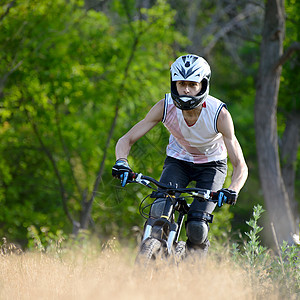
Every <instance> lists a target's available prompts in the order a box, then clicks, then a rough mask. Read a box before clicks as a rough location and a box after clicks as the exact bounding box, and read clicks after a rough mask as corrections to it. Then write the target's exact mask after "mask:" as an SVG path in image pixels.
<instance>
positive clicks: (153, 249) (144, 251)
mask: <svg viewBox="0 0 300 300" xmlns="http://www.w3.org/2000/svg"><path fill="white" fill-rule="evenodd" d="M161 247H162V245H161V242H160V241H159V240H157V239H155V238H149V239H147V240H145V241H143V242H142V244H141V247H140V251H139V253H138V255H137V258H136V263H137V264H139V265H141V266H144V267H148V266H149V264H150V263H151V261H154V260H155V259H156V258H157V257H158V256H159V255H160V251H161Z"/></svg>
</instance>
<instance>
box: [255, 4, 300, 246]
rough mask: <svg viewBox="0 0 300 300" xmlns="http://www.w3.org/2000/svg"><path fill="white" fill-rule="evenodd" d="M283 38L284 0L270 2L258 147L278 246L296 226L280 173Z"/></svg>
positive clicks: (257, 107)
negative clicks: (279, 115)
mask: <svg viewBox="0 0 300 300" xmlns="http://www.w3.org/2000/svg"><path fill="white" fill-rule="evenodd" d="M284 34H285V12H284V0H268V1H267V3H266V10H265V20H264V27H263V34H262V44H261V57H260V69H259V74H258V79H257V87H256V99H255V130H256V145H257V154H258V163H259V173H260V180H261V184H262V189H263V194H264V199H265V204H266V208H267V211H268V213H269V216H270V220H271V222H272V223H273V224H274V227H275V232H276V236H277V239H278V242H279V243H282V241H283V240H285V241H288V242H290V243H292V241H293V240H292V233H294V232H295V231H296V226H295V220H294V217H293V214H292V211H291V208H290V204H289V198H288V193H287V191H286V188H285V185H284V181H283V178H282V174H281V169H280V163H279V151H278V135H277V118H276V113H277V101H278V91H279V83H280V75H281V65H279V66H278V61H279V59H280V57H281V55H282V52H283V39H284Z"/></svg>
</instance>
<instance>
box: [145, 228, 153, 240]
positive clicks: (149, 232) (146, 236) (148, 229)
mask: <svg viewBox="0 0 300 300" xmlns="http://www.w3.org/2000/svg"><path fill="white" fill-rule="evenodd" d="M151 233H152V226H151V225H147V226H146V228H145V232H144V236H143V241H144V240H146V239H147V238H148V237H150V236H151Z"/></svg>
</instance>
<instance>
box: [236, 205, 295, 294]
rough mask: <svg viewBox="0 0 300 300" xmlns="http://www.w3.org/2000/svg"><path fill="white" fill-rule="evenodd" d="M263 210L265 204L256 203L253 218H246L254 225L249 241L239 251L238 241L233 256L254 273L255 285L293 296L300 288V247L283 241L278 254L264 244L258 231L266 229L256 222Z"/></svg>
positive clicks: (252, 274) (253, 280)
mask: <svg viewBox="0 0 300 300" xmlns="http://www.w3.org/2000/svg"><path fill="white" fill-rule="evenodd" d="M263 212H264V209H263V208H262V206H260V205H257V206H254V208H253V218H252V219H250V220H249V221H246V223H247V224H248V225H249V226H250V227H251V228H252V229H251V230H250V232H245V234H246V236H247V237H248V238H249V240H248V241H247V242H245V243H244V246H243V251H240V250H239V246H238V245H237V244H236V243H233V244H232V245H231V248H232V251H231V252H232V259H233V261H234V262H235V263H237V264H238V265H239V266H242V267H243V268H245V270H247V272H248V273H249V274H250V275H251V284H252V286H253V287H255V286H260V287H264V289H262V290H263V292H264V293H265V294H268V293H270V292H272V290H278V291H279V293H280V295H281V296H282V297H284V298H285V297H287V298H289V299H294V298H293V297H295V296H296V294H297V293H299V291H300V285H299V282H300V281H299V276H300V261H299V251H300V247H299V245H288V244H287V242H283V244H282V245H281V248H280V253H278V254H277V255H275V254H272V251H271V250H268V249H267V248H266V247H263V246H261V245H260V243H261V242H260V240H259V238H260V237H259V232H261V231H262V229H263V228H262V227H260V226H259V225H258V223H257V221H258V220H259V218H260V217H261V214H262V213H263ZM268 280H271V282H272V285H271V286H270V285H267V284H265V283H266V282H267V281H268ZM260 296H262V295H260Z"/></svg>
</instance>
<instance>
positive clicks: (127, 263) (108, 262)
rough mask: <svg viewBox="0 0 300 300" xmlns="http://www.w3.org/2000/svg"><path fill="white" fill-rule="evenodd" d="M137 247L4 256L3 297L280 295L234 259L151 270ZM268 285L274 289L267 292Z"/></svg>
mask: <svg viewBox="0 0 300 300" xmlns="http://www.w3.org/2000/svg"><path fill="white" fill-rule="evenodd" d="M134 256H135V252H134V251H133V250H118V251H116V250H113V249H106V250H104V251H101V252H99V251H98V252H90V253H89V254H87V253H84V252H77V253H76V251H68V252H66V253H65V254H63V255H59V256H58V255H52V254H42V253H40V252H39V253H32V252H31V253H30V252H29V253H23V254H21V255H15V254H13V255H9V254H6V255H1V256H0V287H1V288H0V299H30V300H35V299H64V300H68V299H109V300H113V299H130V300H134V299H137V300H142V299H147V300H151V299H214V300H217V299H222V300H223V299H277V296H276V292H275V291H274V292H273V291H272V292H271V293H270V288H266V289H265V290H264V286H266V285H268V282H264V283H263V284H262V283H259V284H257V285H256V284H253V279H251V278H250V274H248V273H247V272H246V271H245V270H243V269H242V268H240V267H239V266H237V265H234V264H233V263H232V261H231V260H230V259H226V257H223V258H222V259H220V257H219V258H216V257H214V256H213V255H209V256H208V257H207V259H206V260H205V261H204V260H198V259H197V257H196V256H195V257H190V258H189V259H186V260H185V261H183V262H181V263H180V264H179V265H177V266H176V265H174V264H166V263H161V264H160V265H158V266H156V267H155V268H152V269H151V268H150V269H149V270H148V271H145V270H143V269H141V268H139V267H137V266H135V265H134ZM265 291H268V293H266V292H265Z"/></svg>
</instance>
